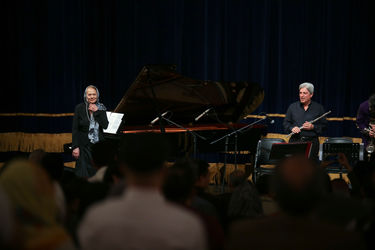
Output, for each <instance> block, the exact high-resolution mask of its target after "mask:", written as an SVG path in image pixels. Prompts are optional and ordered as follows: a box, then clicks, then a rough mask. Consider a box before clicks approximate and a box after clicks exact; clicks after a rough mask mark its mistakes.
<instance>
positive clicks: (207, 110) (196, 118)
mask: <svg viewBox="0 0 375 250" xmlns="http://www.w3.org/2000/svg"><path fill="white" fill-rule="evenodd" d="M211 109H212V108H209V109H206V110H205V111H204V112H203V113H202V114H200V115H198V116H197V117H195V119H194V121H198V120H199V119H201V118H202V117H203V116H205V115H206V114H207V113H208V112H210V111H211Z"/></svg>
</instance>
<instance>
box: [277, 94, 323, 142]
mask: <svg viewBox="0 0 375 250" xmlns="http://www.w3.org/2000/svg"><path fill="white" fill-rule="evenodd" d="M323 114H324V108H323V106H322V105H320V104H319V103H317V102H314V101H311V103H310V105H309V108H308V109H307V110H306V111H305V109H304V108H303V105H302V103H301V102H299V101H298V102H294V103H292V104H291V105H290V106H289V108H288V110H287V112H286V115H285V119H284V122H283V125H284V130H285V132H286V133H288V134H289V133H291V132H292V128H294V127H301V126H302V125H303V124H304V123H305V122H306V121H308V122H309V121H312V120H314V119H316V118H318V117H319V116H321V115H323ZM326 125H327V120H326V119H325V118H322V119H320V120H319V121H316V122H315V123H314V129H313V130H301V132H300V133H299V134H300V136H305V137H316V136H319V135H320V134H321V133H322V131H323V129H324V128H325V127H326Z"/></svg>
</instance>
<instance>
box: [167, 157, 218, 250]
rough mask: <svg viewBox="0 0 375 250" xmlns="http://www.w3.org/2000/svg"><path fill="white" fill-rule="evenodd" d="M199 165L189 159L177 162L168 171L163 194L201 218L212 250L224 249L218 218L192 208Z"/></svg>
mask: <svg viewBox="0 0 375 250" xmlns="http://www.w3.org/2000/svg"><path fill="white" fill-rule="evenodd" d="M197 165H198V162H197V161H193V160H190V159H188V158H183V159H179V160H178V161H176V162H175V163H174V164H173V166H171V167H169V168H168V169H167V174H166V178H165V181H164V185H163V193H164V195H165V197H166V198H167V199H168V200H169V201H172V202H175V203H177V204H180V205H182V206H183V207H185V208H187V209H188V210H190V211H192V212H193V213H195V214H197V215H198V216H199V217H200V218H201V220H202V221H203V223H204V226H205V229H206V233H207V237H208V245H209V248H210V249H223V247H224V231H223V228H222V226H221V225H220V223H219V221H218V220H217V218H216V217H215V216H211V215H208V214H207V213H205V212H202V211H200V210H199V209H196V208H194V207H193V206H192V201H193V200H194V196H195V195H196V194H195V192H194V184H196V183H197V180H198V181H199V178H200V177H199V176H197V174H196V173H195V172H196V171H194V170H195V169H197V167H198V166H197ZM198 175H199V173H198Z"/></svg>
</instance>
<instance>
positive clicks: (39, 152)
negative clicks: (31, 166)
mask: <svg viewBox="0 0 375 250" xmlns="http://www.w3.org/2000/svg"><path fill="white" fill-rule="evenodd" d="M46 154H47V153H46V152H45V151H44V150H43V149H41V148H39V149H35V150H34V151H32V152H31V153H30V154H29V161H31V162H33V163H36V164H40V163H41V162H42V159H43V157H44V156H45V155H46Z"/></svg>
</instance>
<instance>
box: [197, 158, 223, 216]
mask: <svg viewBox="0 0 375 250" xmlns="http://www.w3.org/2000/svg"><path fill="white" fill-rule="evenodd" d="M194 161H195V164H192V165H193V166H192V167H194V168H195V172H196V176H197V177H196V178H195V183H194V188H193V191H194V195H193V196H192V200H191V206H192V207H193V208H195V209H197V210H198V211H201V212H202V213H205V214H207V215H210V216H214V217H216V218H219V214H218V211H217V208H216V207H215V205H214V203H216V204H217V202H216V199H215V197H214V196H213V195H210V194H209V193H207V192H206V189H207V187H208V185H209V182H210V173H209V171H208V167H209V165H208V163H207V162H205V161H203V160H194Z"/></svg>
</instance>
